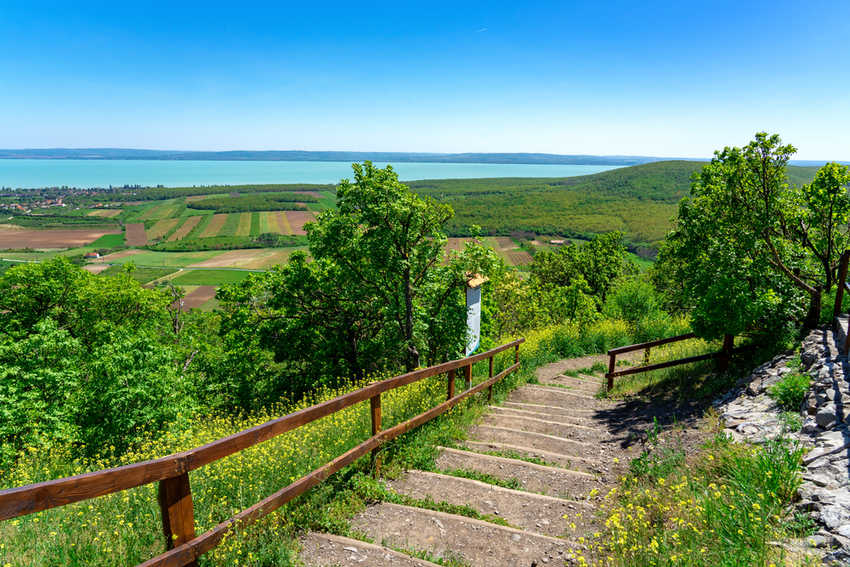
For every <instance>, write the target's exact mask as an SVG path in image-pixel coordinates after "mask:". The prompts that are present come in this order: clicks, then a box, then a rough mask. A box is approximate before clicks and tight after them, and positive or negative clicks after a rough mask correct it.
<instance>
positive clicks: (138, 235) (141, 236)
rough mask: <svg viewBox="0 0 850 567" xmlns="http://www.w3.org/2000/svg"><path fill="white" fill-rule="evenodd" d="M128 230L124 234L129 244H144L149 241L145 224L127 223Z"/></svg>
mask: <svg viewBox="0 0 850 567" xmlns="http://www.w3.org/2000/svg"><path fill="white" fill-rule="evenodd" d="M126 228H127V232H126V234H125V235H124V240H125V241H126V242H127V246H144V245H145V244H147V243H148V235H147V233H146V232H145V224H144V223H141V222H135V223H131V224H128V225H127V227H126Z"/></svg>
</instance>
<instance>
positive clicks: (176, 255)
mask: <svg viewBox="0 0 850 567" xmlns="http://www.w3.org/2000/svg"><path fill="white" fill-rule="evenodd" d="M219 254H221V250H204V251H197V252H158V251H154V250H145V251H144V252H142V253H140V254H134V255H132V256H125V257H123V258H116V259H114V260H111V263H115V264H127V263H129V262H133V263H134V264H136V266H140V267H141V266H148V267H171V268H185V267H186V266H188V265H190V264H195V263H197V262H203V261H204V260H209V259H210V258H214V257H216V256H218V255H219Z"/></svg>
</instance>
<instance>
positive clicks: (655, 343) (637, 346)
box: [608, 333, 696, 355]
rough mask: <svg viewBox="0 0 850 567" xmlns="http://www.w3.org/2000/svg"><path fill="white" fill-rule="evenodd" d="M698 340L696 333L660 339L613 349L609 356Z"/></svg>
mask: <svg viewBox="0 0 850 567" xmlns="http://www.w3.org/2000/svg"><path fill="white" fill-rule="evenodd" d="M693 338H696V335H695V334H694V333H685V334H684V335H677V336H675V337H669V338H666V339H658V340H654V341H649V342H645V343H638V344H634V345H628V346H621V347H617V348H612V349H610V350H609V351H608V354H609V355H611V354H623V353H624V352H632V351H634V350H644V349H647V348H650V347H656V346H661V345H666V344H667V343H675V342H677V341H685V340H687V339H693Z"/></svg>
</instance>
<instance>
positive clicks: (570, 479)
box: [302, 353, 681, 567]
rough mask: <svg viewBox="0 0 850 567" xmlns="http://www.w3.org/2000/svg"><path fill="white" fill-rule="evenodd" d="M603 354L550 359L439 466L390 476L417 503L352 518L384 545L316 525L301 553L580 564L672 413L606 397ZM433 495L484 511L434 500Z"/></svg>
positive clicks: (495, 564) (397, 560) (358, 560)
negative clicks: (658, 424)
mask: <svg viewBox="0 0 850 567" xmlns="http://www.w3.org/2000/svg"><path fill="white" fill-rule="evenodd" d="M640 354H641V353H638V355H640ZM599 363H603V364H605V365H606V366H607V356H604V355H601V356H587V357H582V358H575V359H570V360H563V361H559V362H556V363H553V364H549V365H546V366H543V367H541V368H540V369H538V370H537V372H536V376H537V380H538V382H539V383H538V384H526V385H524V386H521V387H520V388H517V389H516V390H514V391H513V392H511V393H510V394H509V395H508V397H507V399H506V401H504V402H503V403H502V404H501V405H498V406H495V405H492V406H490V407H489V411H488V412H487V413H486V414H485V415H484V416H483V417H482V419H481V420H480V421H479V422H478V423H477V424H476V425H474V426H473V427H472V428H470V429H469V431H468V432H467V439H465V440H463V441H460V442H459V443H458V447H454V448H445V447H444V448H440V449H439V450H440V454H439V457H438V459H437V462H436V465H437V470H436V471H429V472H426V471H417V470H411V471H408V472H406V473H405V474H404V475H403V476H402V477H401V478H398V479H394V480H390V481H385V484H386V486H387V487H388V488H389V489H390V490H392V491H393V492H395V493H397V494H399V495H402V496H404V497H406V498H407V499H408V500H407V501H406V502H407V504H408V505H405V506H401V505H398V504H391V503H387V502H382V503H378V504H375V505H372V506H369V507H368V508H367V509H366V510H364V511H363V512H361V513H360V514H358V515H357V516H355V517H354V518H353V520H352V526H351V527H352V528H353V531H354V532H355V533H360V534H363V535H365V536H366V537H368V538H369V539H370V540H371V541H372V542H374V544H372V545H371V547H368V549H367V548H366V544H364V543H363V542H360V541H357V540H351V539H346V538H340V537H339V536H328V535H326V534H320V533H311V534H308V535H307V536H305V538H304V539H303V544H304V550H305V551H304V552H303V553H302V560H303V561H304V562H305V564H306V565H308V566H309V567H326V566H330V565H339V566H348V565H361V564H363V563H362V562H363V561H364V553H367V551H368V559H369V562H368V564H369V565H371V566H385V565H402V564H405V565H406V564H410V565H423V566H424V565H433V564H434V563H428V562H427V561H424V562H423V560H422V559H421V558H423V557H424V558H428V559H430V560H433V561H436V562H439V563H446V562H449V563H451V564H452V565H454V564H460V565H469V566H470V567H477V566H481V567H484V566H487V567H515V566H524V567H530V566H535V565H536V566H541V567H542V566H543V565H546V564H552V565H563V564H564V563H566V564H572V563H573V562H572V560H571V556H572V553H573V552H578V551H584V547H585V543H584V542H585V541H586V540H585V539H584V538H582V536H585V537H586V536H587V535H589V534H591V533H593V532H594V531H599V530H600V528H601V526H598V525H596V524H595V522H597V521H598V520H597V519H596V518H595V514H594V509H595V508H597V507H598V501H599V500H600V499H601V498H602V496H603V495H604V494H606V493H607V492H608V490H609V489H610V488H613V487H614V486H616V484H617V481H618V479H619V478H620V477H621V476H622V475H623V474H624V473H625V472H626V469H627V466H628V463H629V462H630V460H631V459H633V458H634V457H636V456H638V455H639V454H640V451H641V449H642V447H643V440H644V439H645V438H646V431H647V430H648V429H649V427H650V426H652V423H653V417H658V416H660V417H661V418H664V417H665V416H666V415H667V413H668V412H669V411H670V408H669V407H664V406H661V405H657V404H651V403H646V402H635V401H631V400H629V401H610V400H607V399H602V398H598V397H596V394H597V392H599V390H600V389H601V388H602V387H603V381H604V378H603V372H604V371H602V370H600V366H599ZM594 365H596V367H595V368H594ZM680 419H681V417H680ZM470 477H475V478H478V479H481V480H472V479H471V478H470ZM487 479H492V480H491V481H490V482H482V480H487ZM497 483H498V484H497ZM505 485H509V486H512V488H506V487H505ZM417 502H421V503H423V504H425V503H431V505H430V506H427V507H426V506H422V507H420V506H417V505H416V503H417ZM433 503H444V504H448V505H454V506H466V507H468V508H471V509H472V510H474V511H475V512H477V513H478V514H481V515H482V516H480V517H479V518H478V519H473V518H471V517H467V516H463V515H456V514H448V513H444V512H436V511H433V510H432V509H426V508H433ZM346 550H348V551H346ZM398 552H404V553H405V555H404V556H401V557H400V556H399V554H398ZM413 557H416V558H419V559H417V560H415V562H413V561H414V559H412V558H413ZM408 560H409V561H411V563H404V561H408ZM550 562H551V563H550Z"/></svg>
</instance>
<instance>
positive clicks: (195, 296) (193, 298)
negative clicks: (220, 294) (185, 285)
mask: <svg viewBox="0 0 850 567" xmlns="http://www.w3.org/2000/svg"><path fill="white" fill-rule="evenodd" d="M213 297H215V286H214V285H202V286H199V287H198V288H196V289H195V290H193V291H191V292H190V293H188V294H187V295H186V297H184V298H183V311H188V310H190V309H199V308H200V307H201V305H203V304H204V303H206V302H207V301H209V300H210V299H212V298H213Z"/></svg>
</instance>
